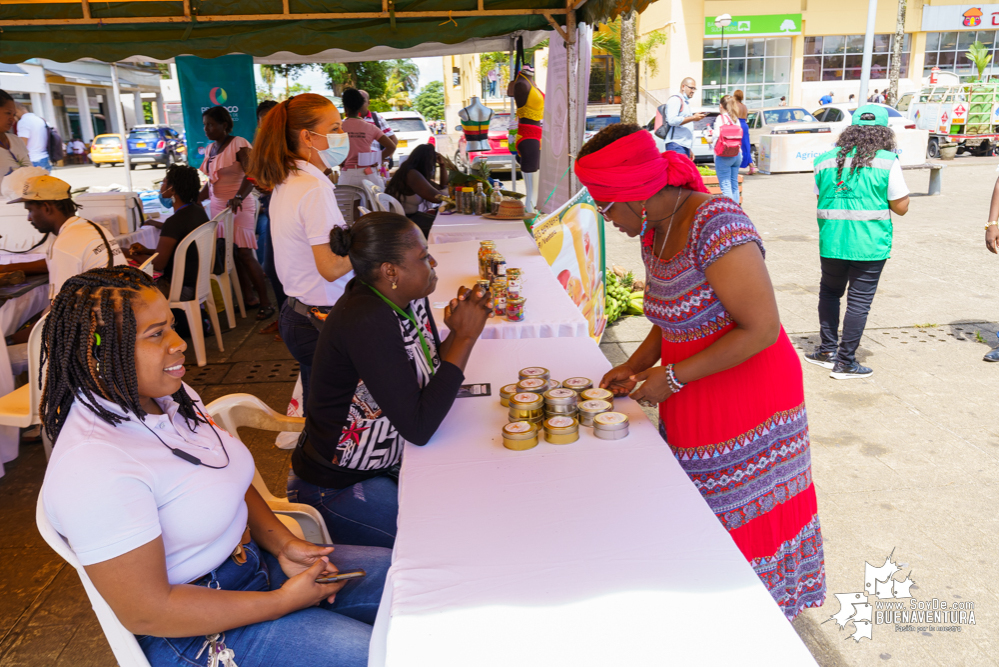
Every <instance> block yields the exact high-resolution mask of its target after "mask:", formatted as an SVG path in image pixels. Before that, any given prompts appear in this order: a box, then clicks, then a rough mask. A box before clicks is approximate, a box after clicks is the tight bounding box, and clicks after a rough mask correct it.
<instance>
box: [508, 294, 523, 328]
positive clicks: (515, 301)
mask: <svg viewBox="0 0 999 667" xmlns="http://www.w3.org/2000/svg"><path fill="white" fill-rule="evenodd" d="M524 301H525V299H524V297H522V296H521V297H512V296H510V293H509V291H508V292H507V298H506V320H507V322H523V321H524Z"/></svg>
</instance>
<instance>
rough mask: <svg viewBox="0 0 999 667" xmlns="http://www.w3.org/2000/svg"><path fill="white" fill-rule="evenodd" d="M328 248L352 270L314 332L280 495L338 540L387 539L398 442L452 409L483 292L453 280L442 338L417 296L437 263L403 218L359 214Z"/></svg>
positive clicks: (425, 290) (484, 308) (421, 432)
mask: <svg viewBox="0 0 999 667" xmlns="http://www.w3.org/2000/svg"><path fill="white" fill-rule="evenodd" d="M330 247H331V248H332V252H333V253H335V254H336V255H338V256H341V257H344V258H345V259H349V261H350V263H351V265H352V266H353V267H354V275H355V276H356V277H355V278H354V279H353V280H351V281H350V282H349V283H348V284H347V289H346V291H345V292H344V295H343V298H341V299H340V301H338V302H337V304H336V306H335V307H334V308H333V310H332V311H331V312H330V315H329V318H328V319H327V322H326V326H325V327H323V331H322V333H321V334H320V335H319V345H318V346H317V347H316V354H315V359H314V362H313V368H314V370H315V372H314V373H313V374H312V391H311V393H310V394H309V402H308V404H307V405H306V409H305V430H304V432H303V433H302V436H301V438H300V439H299V441H298V447H297V448H296V449H295V452H294V454H293V455H292V458H291V465H292V471H291V472H290V473H289V475H288V500H289V501H291V502H300V503H307V504H309V505H313V506H315V507H316V508H317V509H318V510H319V511H320V513H321V514H322V515H323V518H324V519H326V525H327V526H328V527H329V530H330V535H332V536H333V539H334V540H335V541H337V542H345V543H346V542H349V543H350V544H362V545H369V546H381V547H391V546H392V545H393V544H394V542H395V531H396V514H398V511H399V497H398V496H399V488H398V485H397V483H396V479H397V476H398V474H397V473H398V466H399V462H400V461H401V460H402V450H403V448H404V447H405V445H406V443H407V442H411V443H413V444H415V445H421V446H422V445H425V444H427V441H428V440H430V438H431V437H432V436H433V434H434V432H435V431H436V430H437V427H438V426H440V424H441V422H442V421H443V420H444V417H446V416H447V413H448V411H449V410H450V409H451V404H452V403H453V402H454V399H455V397H456V396H457V395H458V389H459V388H460V387H461V383H462V382H464V377H465V376H464V374H463V372H464V369H465V364H466V363H467V362H468V357H469V355H470V354H471V352H472V346H473V345H475V341H476V340H477V339H478V337H479V335H480V334H481V333H482V328H483V327H484V326H485V323H486V319H488V318H489V317H490V315H491V314H492V310H491V304H490V301H489V294H488V291H484V290H483V289H482V288H481V287H478V286H476V287H475V288H474V289H473V290H471V291H470V290H466V289H465V288H461V289H460V290H459V291H458V296H457V298H455V299H452V300H451V304H450V305H449V306H448V307H447V308H445V310H444V323H445V324H446V325H447V327H448V329H450V330H451V334H450V335H449V336H448V337H447V339H446V340H444V341H443V342H441V340H440V338H439V337H438V335H437V325H436V324H435V322H434V318H433V315H432V314H431V311H430V303H429V302H428V301H427V297H428V296H430V294H431V293H432V292H433V291H434V289H435V288H436V287H437V274H436V272H435V271H434V267H435V266H437V262H435V261H434V258H433V257H431V256H430V253H429V251H428V250H427V239H426V238H425V237H424V236H423V232H421V231H420V228H419V227H417V226H416V225H415V224H414V223H413V222H412V221H410V220H409V219H408V218H406V217H404V216H401V215H398V214H395V213H369V214H367V215H365V216H363V217H362V218H360V219H359V220H358V221H357V222H355V223H354V226H353V227H351V228H350V229H349V230H348V229H344V228H342V227H336V228H334V229H333V231H332V233H331V234H330Z"/></svg>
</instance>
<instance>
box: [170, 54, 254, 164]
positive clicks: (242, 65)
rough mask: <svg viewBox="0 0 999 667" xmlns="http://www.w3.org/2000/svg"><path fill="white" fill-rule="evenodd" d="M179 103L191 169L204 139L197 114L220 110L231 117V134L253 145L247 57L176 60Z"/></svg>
mask: <svg viewBox="0 0 999 667" xmlns="http://www.w3.org/2000/svg"><path fill="white" fill-rule="evenodd" d="M176 63H177V77H178V78H179V79H180V101H181V105H182V106H183V108H184V129H185V131H186V134H187V154H188V156H189V158H188V160H189V162H190V164H191V166H192V167H200V166H201V162H202V161H203V160H204V156H205V146H207V145H208V143H209V141H208V138H207V137H206V136H205V131H204V127H203V125H202V122H201V114H203V113H204V112H205V111H206V110H208V109H210V108H212V107H216V106H222V107H225V108H226V109H227V110H228V111H229V115H230V116H232V124H233V129H232V134H233V135H235V136H240V137H243V138H244V139H246V140H247V141H249V142H251V143H252V142H253V135H254V134H255V133H256V131H257V91H256V84H255V83H254V80H253V57H252V56H248V55H231V56H219V57H218V58H211V59H208V58H198V57H196V56H177V58H176Z"/></svg>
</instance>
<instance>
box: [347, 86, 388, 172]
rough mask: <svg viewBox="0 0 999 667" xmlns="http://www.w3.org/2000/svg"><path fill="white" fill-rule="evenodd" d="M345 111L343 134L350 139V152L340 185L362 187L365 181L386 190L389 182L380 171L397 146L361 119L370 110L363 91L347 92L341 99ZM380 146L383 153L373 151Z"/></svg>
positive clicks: (353, 90)
mask: <svg viewBox="0 0 999 667" xmlns="http://www.w3.org/2000/svg"><path fill="white" fill-rule="evenodd" d="M341 99H342V100H343V111H344V114H345V115H346V116H347V117H346V118H344V120H343V131H344V132H346V133H347V136H348V137H350V152H349V153H347V159H346V160H345V161H344V163H343V166H341V167H340V180H338V181H337V184H338V185H356V186H357V187H361V186H362V185H363V182H364V181H371V182H372V183H374V184H375V185H377V186H378V187H380V188H384V187H385V181H384V180H383V179H382V177H381V174H379V173H378V168H379V166H381V163H382V162H383V161H385V160H388V159H389V157H391V156H392V153H393V152H394V151H395V143H394V142H393V141H392V140H391V139H389V138H388V137H386V136H385V135H384V134H382V131H381V130H379V129H378V128H377V127H375V126H374V125H372V124H371V123H369V122H368V121H366V120H364V119H363V118H361V114H362V113H364V112H365V111H366V110H367V106H368V101H367V100H366V99H364V95H362V94H361V91H359V90H356V89H354V88H347V89H346V90H344V91H343V95H342V97H341ZM374 142H378V143H379V144H380V145H381V147H382V150H381V151H373V150H371V144H372V143H374Z"/></svg>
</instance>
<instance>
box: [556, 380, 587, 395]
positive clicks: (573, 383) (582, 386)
mask: <svg viewBox="0 0 999 667" xmlns="http://www.w3.org/2000/svg"><path fill="white" fill-rule="evenodd" d="M562 386H563V387H566V388H568V389H572V390H573V391H575V392H576V393H577V394H579V393H582V392H584V391H586V390H587V389H590V388H591V387H593V380H591V379H590V378H569V379H568V380H563V381H562Z"/></svg>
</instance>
